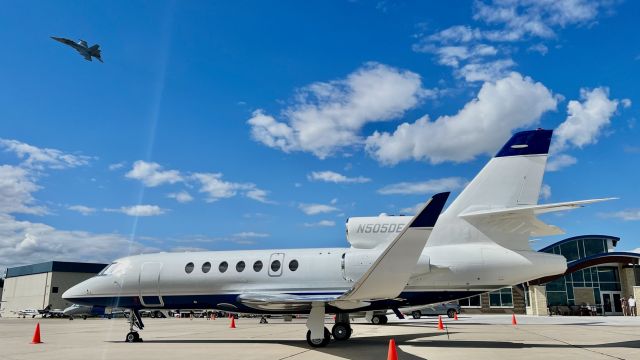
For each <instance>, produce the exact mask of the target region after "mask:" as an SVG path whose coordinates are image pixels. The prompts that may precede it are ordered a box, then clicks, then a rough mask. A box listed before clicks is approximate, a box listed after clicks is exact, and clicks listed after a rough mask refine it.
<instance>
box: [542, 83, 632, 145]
mask: <svg viewBox="0 0 640 360" xmlns="http://www.w3.org/2000/svg"><path fill="white" fill-rule="evenodd" d="M580 99H581V100H582V102H580V101H578V100H571V101H569V104H568V105H567V114H568V116H567V119H566V120H565V121H564V122H563V123H562V124H560V126H558V128H557V129H556V130H555V131H554V134H553V135H554V136H553V144H552V147H551V149H552V150H551V152H553V153H557V152H560V151H562V150H564V149H566V148H567V146H569V145H573V146H575V147H578V148H582V147H584V146H585V145H589V144H594V143H596V142H597V141H598V136H599V135H600V134H601V133H602V130H604V129H605V128H606V127H607V126H608V125H609V123H610V122H611V117H612V116H613V115H614V114H615V112H616V110H617V108H618V104H619V102H620V101H619V100H618V99H613V100H611V99H609V89H608V88H606V87H599V88H595V89H593V90H591V91H589V90H587V89H580Z"/></svg>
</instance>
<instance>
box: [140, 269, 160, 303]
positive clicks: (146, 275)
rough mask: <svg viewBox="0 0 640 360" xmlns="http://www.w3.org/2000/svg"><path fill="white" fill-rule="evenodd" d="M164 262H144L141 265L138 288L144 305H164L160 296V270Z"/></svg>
mask: <svg viewBox="0 0 640 360" xmlns="http://www.w3.org/2000/svg"><path fill="white" fill-rule="evenodd" d="M161 269H162V264H161V263H157V262H149V263H144V264H142V266H141V267H140V277H139V278H138V281H139V284H138V288H139V290H140V303H141V304H142V305H143V306H148V307H154V306H155V307H158V306H164V302H163V301H162V296H160V270H161Z"/></svg>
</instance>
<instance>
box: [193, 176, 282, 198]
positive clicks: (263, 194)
mask: <svg viewBox="0 0 640 360" xmlns="http://www.w3.org/2000/svg"><path fill="white" fill-rule="evenodd" d="M192 178H193V179H195V180H196V181H198V182H199V183H200V192H201V193H204V194H206V195H207V198H206V201H207V202H214V201H218V200H220V199H225V198H230V197H234V196H236V195H237V194H238V192H240V193H242V194H243V195H244V196H246V197H248V198H250V199H253V200H256V201H260V202H263V203H269V202H270V201H268V200H267V195H268V192H267V191H265V190H262V189H259V188H258V187H257V186H256V185H255V184H253V183H234V182H230V181H225V180H223V179H222V174H221V173H195V174H193V175H192Z"/></svg>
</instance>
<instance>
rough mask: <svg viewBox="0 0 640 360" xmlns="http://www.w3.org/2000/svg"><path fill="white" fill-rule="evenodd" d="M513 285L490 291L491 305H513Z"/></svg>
mask: <svg viewBox="0 0 640 360" xmlns="http://www.w3.org/2000/svg"><path fill="white" fill-rule="evenodd" d="M511 290H512V289H511V287H506V288H502V289H500V290H496V291H492V292H490V293H489V305H490V306H491V307H509V308H512V307H513V293H512V291H511Z"/></svg>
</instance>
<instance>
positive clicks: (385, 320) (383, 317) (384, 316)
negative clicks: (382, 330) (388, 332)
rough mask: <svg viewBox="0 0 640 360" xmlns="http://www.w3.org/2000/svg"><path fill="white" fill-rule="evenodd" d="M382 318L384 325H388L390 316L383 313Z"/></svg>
mask: <svg viewBox="0 0 640 360" xmlns="http://www.w3.org/2000/svg"><path fill="white" fill-rule="evenodd" d="M380 318H381V320H382V325H386V324H387V322H389V318H388V317H387V315H381V316H380Z"/></svg>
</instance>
